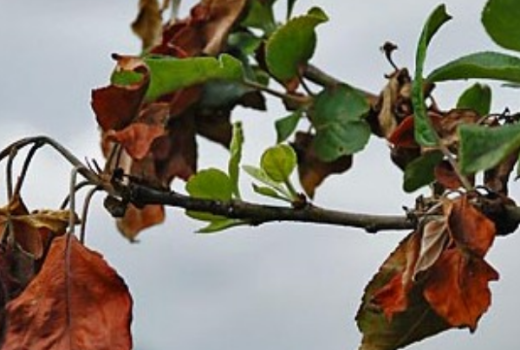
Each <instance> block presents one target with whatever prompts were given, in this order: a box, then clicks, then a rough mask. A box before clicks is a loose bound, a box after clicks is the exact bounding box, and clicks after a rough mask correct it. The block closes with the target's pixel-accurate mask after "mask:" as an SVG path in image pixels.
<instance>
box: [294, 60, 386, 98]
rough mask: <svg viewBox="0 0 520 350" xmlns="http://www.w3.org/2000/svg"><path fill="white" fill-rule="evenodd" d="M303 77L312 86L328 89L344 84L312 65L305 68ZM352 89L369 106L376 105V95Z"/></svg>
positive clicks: (356, 88)
mask: <svg viewBox="0 0 520 350" xmlns="http://www.w3.org/2000/svg"><path fill="white" fill-rule="evenodd" d="M303 76H304V77H305V78H307V79H308V80H309V81H312V82H313V83H314V84H317V85H320V86H323V87H329V88H330V87H334V86H337V85H340V84H345V83H344V82H343V81H341V80H338V79H336V78H334V77H332V76H331V75H329V74H327V73H325V72H324V71H322V70H321V69H319V68H318V67H316V66H313V65H312V64H309V65H307V66H306V68H305V71H304V72H303ZM353 88H354V89H355V90H356V91H357V92H359V93H360V94H361V95H363V96H365V98H366V100H367V101H368V103H369V104H370V105H375V104H376V103H377V101H378V99H379V97H378V96H377V95H375V94H373V93H371V92H369V91H366V90H363V89H360V88H358V87H355V86H353Z"/></svg>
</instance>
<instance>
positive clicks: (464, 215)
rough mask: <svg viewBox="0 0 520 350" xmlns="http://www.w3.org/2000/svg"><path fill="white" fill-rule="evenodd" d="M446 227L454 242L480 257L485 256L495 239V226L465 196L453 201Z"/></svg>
mask: <svg viewBox="0 0 520 350" xmlns="http://www.w3.org/2000/svg"><path fill="white" fill-rule="evenodd" d="M448 225H449V229H450V232H451V235H452V237H453V239H454V240H455V242H457V244H458V245H459V246H460V247H462V248H463V249H465V250H468V251H470V252H471V253H473V254H476V255H478V256H480V257H484V256H485V255H486V253H487V251H488V250H489V248H490V247H491V245H492V244H493V241H494V239H495V233H496V230H495V225H494V224H493V222H492V221H491V220H489V219H488V218H487V217H486V216H485V215H484V214H482V213H481V212H480V211H479V210H477V209H476V208H475V207H474V206H473V205H472V204H471V203H470V202H469V201H468V198H467V196H461V197H460V198H458V199H457V200H454V201H453V206H452V209H451V213H450V215H449V217H448Z"/></svg>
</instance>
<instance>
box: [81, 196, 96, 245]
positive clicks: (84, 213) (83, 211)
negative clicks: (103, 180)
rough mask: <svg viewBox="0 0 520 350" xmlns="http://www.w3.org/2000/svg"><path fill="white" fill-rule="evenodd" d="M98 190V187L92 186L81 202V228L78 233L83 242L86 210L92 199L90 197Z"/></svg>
mask: <svg viewBox="0 0 520 350" xmlns="http://www.w3.org/2000/svg"><path fill="white" fill-rule="evenodd" d="M97 191H99V187H94V188H92V189H91V190H90V191H88V193H87V195H86V196H85V200H84V202H83V210H82V213H81V230H80V234H79V241H80V242H81V243H83V244H85V237H86V233H85V232H86V227H87V216H88V210H89V208H90V203H91V201H92V197H94V194H95V193H96V192H97Z"/></svg>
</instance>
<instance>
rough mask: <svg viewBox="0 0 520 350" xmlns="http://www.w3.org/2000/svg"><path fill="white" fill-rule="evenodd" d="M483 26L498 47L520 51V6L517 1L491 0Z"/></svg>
mask: <svg viewBox="0 0 520 350" xmlns="http://www.w3.org/2000/svg"><path fill="white" fill-rule="evenodd" d="M482 24H484V28H486V31H487V33H488V34H489V36H490V37H491V39H493V40H494V41H495V42H496V43H497V44H498V45H500V46H502V47H504V48H506V49H511V50H515V51H520V4H519V3H518V1H517V0H489V1H488V2H487V4H486V7H484V10H483V11H482Z"/></svg>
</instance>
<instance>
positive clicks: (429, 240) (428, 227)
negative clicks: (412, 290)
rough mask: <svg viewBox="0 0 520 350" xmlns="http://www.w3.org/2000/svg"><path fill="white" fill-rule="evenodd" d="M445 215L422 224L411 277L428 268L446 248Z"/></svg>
mask: <svg viewBox="0 0 520 350" xmlns="http://www.w3.org/2000/svg"><path fill="white" fill-rule="evenodd" d="M446 221H447V220H446V217H441V218H438V219H432V220H431V221H428V222H427V223H426V224H424V226H423V229H422V235H421V249H420V252H419V258H418V259H417V263H416V264H415V268H414V272H413V278H414V280H415V277H416V276H417V274H418V273H420V272H422V271H426V270H428V269H429V268H430V267H431V266H433V264H435V262H436V261H437V259H439V257H440V256H441V254H442V252H443V251H444V249H445V248H446V245H447V243H448V241H449V238H450V237H449V234H448V224H447V222H446Z"/></svg>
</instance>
